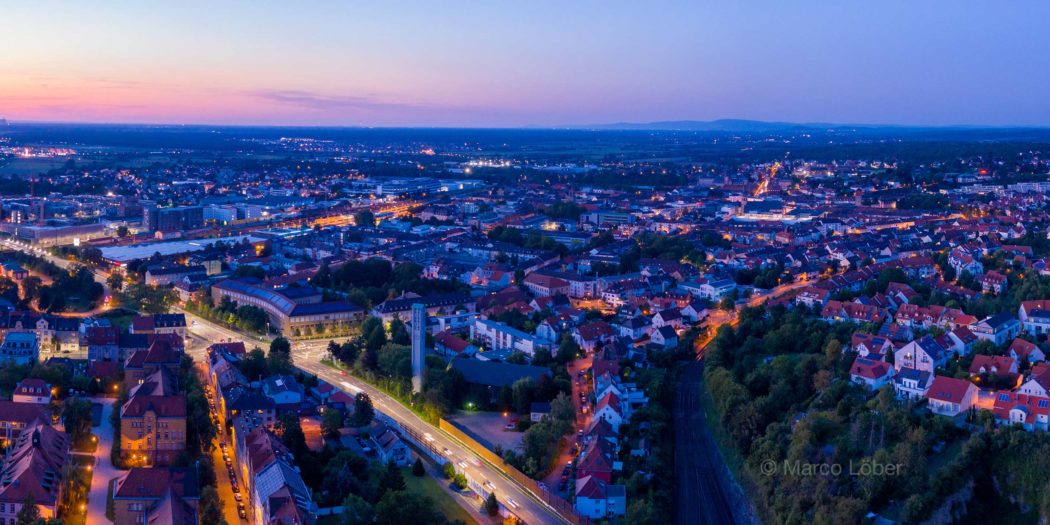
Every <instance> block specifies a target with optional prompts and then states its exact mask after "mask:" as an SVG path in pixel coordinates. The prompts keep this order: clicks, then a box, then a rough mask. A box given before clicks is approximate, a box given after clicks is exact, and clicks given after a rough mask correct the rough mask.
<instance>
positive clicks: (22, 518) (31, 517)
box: [15, 491, 40, 525]
mask: <svg viewBox="0 0 1050 525" xmlns="http://www.w3.org/2000/svg"><path fill="white" fill-rule="evenodd" d="M38 519H40V509H38V508H37V506H36V499H35V498H34V497H33V492H32V491H26V497H25V499H24V500H22V508H21V509H19V510H18V514H16V515H15V520H16V521H15V523H16V524H17V525H34V524H35V523H36V521H37V520H38Z"/></svg>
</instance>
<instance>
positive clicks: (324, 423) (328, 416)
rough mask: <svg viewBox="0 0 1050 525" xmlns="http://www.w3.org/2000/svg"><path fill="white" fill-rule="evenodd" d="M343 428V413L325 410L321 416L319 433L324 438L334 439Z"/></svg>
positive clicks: (331, 409)
mask: <svg viewBox="0 0 1050 525" xmlns="http://www.w3.org/2000/svg"><path fill="white" fill-rule="evenodd" d="M342 428H343V413H342V412H340V411H338V410H335V409H333V408H329V409H326V410H325V411H324V415H323V416H321V431H322V432H324V435H325V437H327V438H329V439H335V438H337V437H339V430H341V429H342Z"/></svg>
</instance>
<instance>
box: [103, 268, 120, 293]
mask: <svg viewBox="0 0 1050 525" xmlns="http://www.w3.org/2000/svg"><path fill="white" fill-rule="evenodd" d="M106 284H107V285H109V289H110V290H113V291H114V292H119V291H121V290H123V289H124V274H122V273H120V272H113V273H111V274H109V277H106Z"/></svg>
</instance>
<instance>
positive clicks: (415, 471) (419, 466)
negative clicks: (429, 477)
mask: <svg viewBox="0 0 1050 525" xmlns="http://www.w3.org/2000/svg"><path fill="white" fill-rule="evenodd" d="M426 473H427V471H426V469H424V468H423V460H421V459H419V458H416V461H415V463H412V475H413V476H415V477H417V478H421V477H423V476H425V475H426Z"/></svg>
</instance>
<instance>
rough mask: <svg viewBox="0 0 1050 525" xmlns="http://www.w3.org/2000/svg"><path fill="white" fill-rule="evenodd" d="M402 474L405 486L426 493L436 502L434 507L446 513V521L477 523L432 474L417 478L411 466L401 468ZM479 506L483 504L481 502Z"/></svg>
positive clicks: (410, 489) (412, 490)
mask: <svg viewBox="0 0 1050 525" xmlns="http://www.w3.org/2000/svg"><path fill="white" fill-rule="evenodd" d="M401 474H402V475H403V476H404V478H405V488H406V489H407V490H409V491H411V492H415V493H417V494H425V495H426V496H427V497H429V498H430V499H431V500H432V501H433V502H434V507H435V508H436V509H437V510H438V511H439V512H441V513H442V514H444V515H445V521H455V520H462V521H463V523H473V524H476V523H477V521H476V520H475V519H474V517H473V516H471V515H470V514H469V513H468V512H467V511H465V510H463V508H462V507H460V506H459V503H456V501H455V500H453V499H452V496H449V495H448V493H446V492H445V490H444V489H442V488H441V486H440V485H438V482H437V480H435V479H434V478H432V477H430V476H423V477H421V478H417V477H415V476H413V475H412V469H411V468H403V469H401ZM478 506H479V507H480V506H481V503H480V502H479V503H478Z"/></svg>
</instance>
